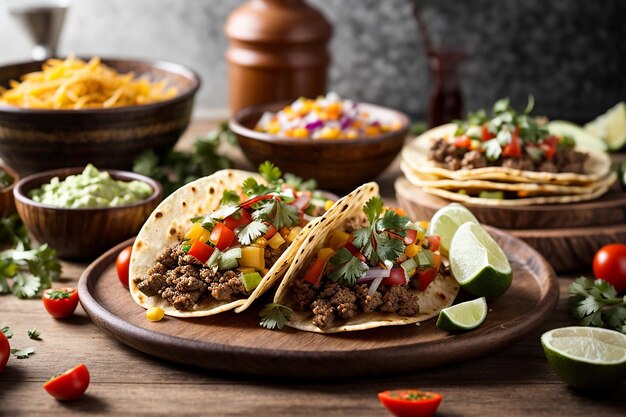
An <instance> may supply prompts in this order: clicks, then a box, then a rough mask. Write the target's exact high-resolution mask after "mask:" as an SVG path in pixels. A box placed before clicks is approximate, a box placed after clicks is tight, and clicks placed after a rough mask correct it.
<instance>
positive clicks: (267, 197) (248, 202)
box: [239, 194, 278, 208]
mask: <svg viewBox="0 0 626 417" xmlns="http://www.w3.org/2000/svg"><path fill="white" fill-rule="evenodd" d="M272 198H278V197H277V196H275V195H270V194H268V195H258V196H256V197H252V198H249V199H247V200H246V201H244V202H243V203H241V204H239V207H242V208H250V207H251V206H252V205H253V204H255V203H258V202H259V201H261V200H271V199H272Z"/></svg>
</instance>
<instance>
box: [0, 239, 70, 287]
mask: <svg viewBox="0 0 626 417" xmlns="http://www.w3.org/2000/svg"><path fill="white" fill-rule="evenodd" d="M27 243H28V242H26V241H22V242H19V243H18V244H17V246H16V247H15V249H7V250H4V251H2V252H0V292H1V293H7V292H12V293H13V294H14V295H16V296H17V297H19V298H32V297H35V296H36V295H37V294H39V293H41V291H43V290H45V289H48V288H50V287H51V286H52V281H56V280H58V279H59V277H60V275H61V264H59V261H58V259H57V257H56V251H55V250H54V249H52V248H50V247H49V246H48V245H47V244H44V245H41V246H39V247H38V248H35V249H30V248H29V245H28V244H27ZM9 279H11V285H9V282H8V280H9Z"/></svg>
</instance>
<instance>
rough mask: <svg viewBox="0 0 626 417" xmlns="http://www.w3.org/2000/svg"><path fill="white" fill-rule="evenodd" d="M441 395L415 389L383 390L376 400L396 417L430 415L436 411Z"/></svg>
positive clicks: (426, 416) (422, 416) (424, 416)
mask: <svg viewBox="0 0 626 417" xmlns="http://www.w3.org/2000/svg"><path fill="white" fill-rule="evenodd" d="M441 399H442V397H441V395H439V394H437V393H434V392H427V391H420V390H416V389H406V390H394V391H383V392H379V393H378V400H379V401H380V402H381V403H382V405H384V406H385V408H387V410H389V411H391V413H393V414H394V415H395V416H397V417H430V416H432V415H434V414H435V413H436V412H437V408H438V407H439V404H440V403H441Z"/></svg>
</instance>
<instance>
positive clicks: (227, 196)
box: [222, 190, 241, 206]
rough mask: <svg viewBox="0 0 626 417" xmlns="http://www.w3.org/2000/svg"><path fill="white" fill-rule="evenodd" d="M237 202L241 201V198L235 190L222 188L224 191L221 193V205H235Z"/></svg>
mask: <svg viewBox="0 0 626 417" xmlns="http://www.w3.org/2000/svg"><path fill="white" fill-rule="evenodd" d="M239 203H241V199H240V198H239V194H237V192H236V191H233V190H224V193H223V194H222V205H225V206H236V205H237V204H239Z"/></svg>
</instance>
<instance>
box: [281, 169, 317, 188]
mask: <svg viewBox="0 0 626 417" xmlns="http://www.w3.org/2000/svg"><path fill="white" fill-rule="evenodd" d="M283 178H284V179H285V183H286V184H288V185H291V186H292V187H294V188H295V189H297V190H300V191H315V190H316V189H317V181H315V180H314V179H313V178H311V179H309V180H307V181H304V180H303V179H302V178H300V177H298V176H296V175H293V174H289V173H287V174H285V175H284V176H283Z"/></svg>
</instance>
